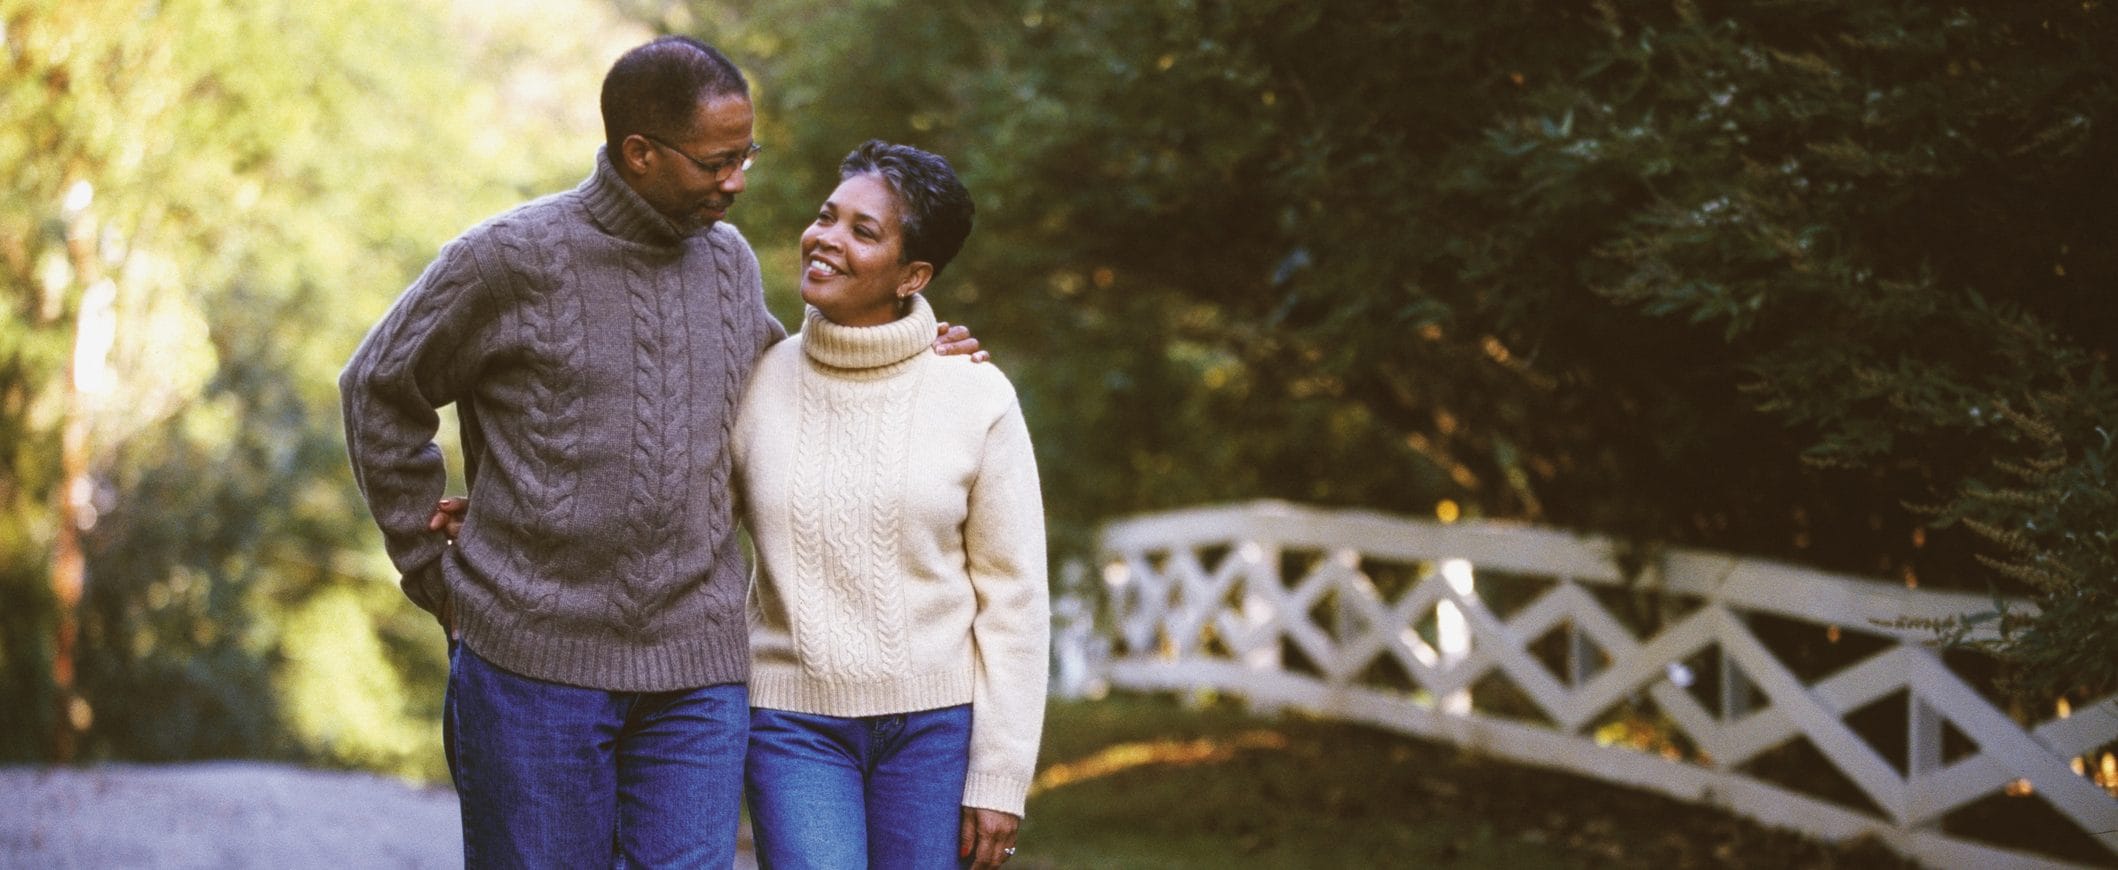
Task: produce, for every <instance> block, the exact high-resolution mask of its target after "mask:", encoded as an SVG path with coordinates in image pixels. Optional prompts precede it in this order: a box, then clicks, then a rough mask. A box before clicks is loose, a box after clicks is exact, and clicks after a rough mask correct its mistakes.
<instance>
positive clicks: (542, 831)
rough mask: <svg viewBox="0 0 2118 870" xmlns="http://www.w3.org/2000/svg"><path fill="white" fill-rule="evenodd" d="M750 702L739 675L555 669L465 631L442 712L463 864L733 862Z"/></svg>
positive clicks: (451, 668) (674, 864)
mask: <svg viewBox="0 0 2118 870" xmlns="http://www.w3.org/2000/svg"><path fill="white" fill-rule="evenodd" d="M749 704H750V690H749V687H747V686H745V685H743V684H741V683H729V684H723V685H717V686H707V687H704V688H700V689H686V690H681V691H674V692H607V691H603V690H601V689H584V688H580V687H576V686H566V685H560V684H558V683H547V682H545V681H543V680H536V679H531V678H529V677H525V676H521V675H519V674H513V673H509V672H507V671H505V670H502V669H500V668H499V667H497V666H495V665H493V664H492V663H490V662H487V661H486V660H484V659H482V658H479V657H478V655H477V654H476V653H473V652H472V651H471V649H470V647H467V646H464V645H463V644H460V643H459V644H455V645H454V646H453V648H452V649H451V651H450V654H449V688H448V694H447V696H446V699H445V701H444V707H445V709H444V710H443V711H442V715H443V716H444V717H446V720H447V721H446V722H445V730H446V732H447V734H446V736H447V738H448V744H449V774H450V776H452V777H453V778H454V779H455V780H456V795H457V799H458V801H459V802H460V803H461V804H462V808H463V863H464V865H465V866H466V867H471V868H483V867H594V868H602V867H611V866H619V865H622V866H634V867H712V868H715V870H722V868H726V867H728V866H729V864H730V863H732V862H733V861H734V860H735V838H736V828H737V825H738V824H739V822H738V821H737V819H738V813H739V807H740V804H741V787H742V769H743V748H744V740H745V735H746V734H747V732H748V730H749V724H750V723H749V714H750V709H749Z"/></svg>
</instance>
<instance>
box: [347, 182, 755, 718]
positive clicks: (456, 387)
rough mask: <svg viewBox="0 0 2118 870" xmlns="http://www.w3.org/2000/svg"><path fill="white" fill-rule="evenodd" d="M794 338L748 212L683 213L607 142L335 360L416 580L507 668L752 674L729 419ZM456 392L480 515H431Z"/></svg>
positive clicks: (358, 452)
mask: <svg viewBox="0 0 2118 870" xmlns="http://www.w3.org/2000/svg"><path fill="white" fill-rule="evenodd" d="M785 335H786V332H785V330H784V329H782V328H781V326H780V324H779V322H778V321H776V320H774V319H773V317H772V315H771V314H770V313H769V312H768V311H767V310H766V309H765V301H764V292H763V286H762V284H761V283H760V281H759V278H758V265H757V257H756V255H755V254H753V253H752V252H751V250H750V246H749V245H748V244H747V243H745V242H744V240H743V237H742V235H741V234H740V233H738V232H737V231H736V230H735V228H734V227H732V226H729V225H727V224H725V223H724V224H719V225H717V226H714V227H712V228H711V229H709V230H700V231H695V232H689V233H687V232H683V231H680V230H679V229H678V228H677V227H676V226H675V225H674V224H672V223H671V222H670V221H669V220H668V219H666V218H664V217H662V215H661V214H659V213H657V212H656V211H655V210H654V209H653V208H652V207H650V206H649V205H648V204H647V203H646V201H645V200H642V199H641V198H640V197H639V195H638V194H636V193H634V192H633V190H632V189H631V188H629V187H627V186H626V185H625V183H624V181H623V180H622V179H620V178H619V177H618V175H617V172H616V170H614V169H613V168H612V167H611V165H610V161H609V160H608V158H607V157H606V156H605V155H603V154H601V153H598V154H597V157H596V169H595V172H593V173H592V174H590V176H589V177H588V178H587V179H586V180H584V181H583V182H582V183H581V185H580V186H579V187H576V188H574V189H573V190H570V191H567V192H565V193H560V194H556V195H553V196H548V197H545V198H543V199H539V200H536V201H534V202H531V203H529V204H527V205H524V206H521V207H519V208H517V209H515V210H513V211H510V212H508V213H506V214H503V215H501V216H499V217H497V218H494V219H492V220H490V221H487V222H486V223H484V224H481V225H479V226H477V227H475V228H473V229H471V230H470V231H469V232H466V233H464V234H463V236H462V237H460V238H458V239H456V240H455V241H453V242H450V243H449V244H448V245H447V246H445V247H444V248H443V249H442V251H441V255H440V256H439V257H438V258H437V259H436V260H435V261H434V263H433V264H432V265H430V266H428V267H427V270H426V273H425V274H423V275H421V276H420V278H419V280H418V281H417V282H416V283H414V284H413V285H412V286H411V288H410V289H408V290H406V291H405V293H404V296H403V297H401V298H399V299H398V300H397V303H396V305H395V306H394V307H392V308H391V310H390V312H389V313H388V314H387V315H386V316H384V318H383V319H382V321H381V322H380V323H378V324H376V326H375V328H374V329H373V330H371V331H370V332H369V333H368V336H367V338H366V339H365V340H363V341H362V342H361V345H360V348H359V350H357V351H355V352H354V354H353V358H352V360H351V361H349V362H348V363H347V364H346V369H345V372H344V374H343V375H342V376H341V377H340V378H339V389H340V391H341V394H342V397H343V402H344V411H345V424H346V443H347V446H348V450H349V452H350V453H351V455H352V460H353V472H354V477H355V478H356V479H357V480H358V481H359V483H360V488H361V492H362V493H363V494H364V495H365V496H366V497H367V500H368V506H369V509H370V510H372V511H373V512H374V514H375V519H376V522H377V523H378V524H380V525H381V526H382V530H383V539H384V543H385V546H386V547H387V548H388V550H389V553H390V558H391V560H392V561H393V562H394V563H396V566H397V569H398V570H399V571H400V572H402V573H403V575H404V578H403V581H402V584H403V587H404V591H405V594H406V595H407V596H409V597H410V598H411V599H412V600H413V601H414V602H415V603H417V604H418V605H419V606H420V607H423V608H425V609H427V610H428V611H430V612H438V611H439V609H440V606H441V597H442V596H447V597H448V599H449V601H450V604H451V605H452V608H453V610H454V614H455V620H456V626H457V628H458V630H459V631H460V632H461V636H462V640H463V642H464V643H466V644H469V645H470V648H471V649H473V650H475V651H477V653H478V655H479V656H481V657H483V658H485V659H486V660H488V661H490V662H492V663H494V664H497V665H499V666H501V667H503V668H506V669H508V670H510V671H514V672H516V673H519V674H523V675H526V676H530V677H535V678H538V679H543V680H548V681H552V682H559V683H566V684H570V685H576V686H586V687H590V688H597V689H608V690H613V691H666V690H673V689H685V688H694V687H698V686H705V685H712V684H715V683H726V682H737V681H742V680H745V679H747V678H748V675H749V663H750V658H749V646H748V627H747V626H746V624H745V620H744V607H743V596H744V592H745V589H746V584H747V578H748V570H747V567H746V564H745V560H744V556H743V552H742V550H741V547H740V544H739V542H738V539H737V537H736V528H735V521H734V518H733V511H732V509H731V504H730V496H731V490H730V488H729V472H730V470H731V466H730V459H729V431H730V428H731V427H732V426H733V425H734V422H735V416H736V403H737V401H738V400H739V399H740V398H741V396H742V390H743V386H744V384H745V383H746V382H747V381H748V380H749V377H750V372H751V369H752V367H753V366H754V365H755V364H756V362H757V358H758V355H759V354H760V353H762V352H763V351H764V350H765V348H766V347H768V346H770V345H771V344H772V343H773V342H775V341H778V340H779V339H780V338H782V337H784V336H785ZM450 403H455V404H456V407H457V416H458V418H459V420H460V421H461V424H462V435H463V438H462V441H463V452H464V471H465V477H466V479H467V480H468V482H469V487H470V496H471V504H472V505H473V508H472V511H471V513H470V516H469V518H468V520H467V522H466V523H465V524H464V527H463V530H462V532H461V533H460V534H459V536H458V538H457V540H456V542H455V544H454V545H450V544H448V543H447V542H446V541H445V540H444V539H443V538H442V537H441V535H439V534H437V533H434V532H430V531H427V519H428V517H429V516H430V515H431V514H432V512H433V509H434V504H435V502H436V501H437V500H438V499H439V498H440V497H441V496H442V494H443V492H442V490H443V487H444V486H445V485H446V475H445V470H444V466H443V458H442V454H441V451H440V449H439V448H438V447H437V446H436V445H435V444H434V435H435V432H436V431H437V429H438V427H439V425H440V423H439V417H438V416H437V415H436V413H435V409H437V408H439V407H441V406H443V405H448V404H450Z"/></svg>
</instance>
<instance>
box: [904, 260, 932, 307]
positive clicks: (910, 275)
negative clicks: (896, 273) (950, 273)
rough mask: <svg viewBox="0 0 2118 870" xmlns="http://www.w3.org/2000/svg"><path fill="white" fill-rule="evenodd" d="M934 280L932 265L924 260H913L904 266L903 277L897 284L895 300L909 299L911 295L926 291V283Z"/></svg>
mask: <svg viewBox="0 0 2118 870" xmlns="http://www.w3.org/2000/svg"><path fill="white" fill-rule="evenodd" d="M932 280H934V264H933V263H929V262H927V261H925V260H913V261H912V262H911V264H910V265H907V266H905V272H904V276H903V277H902V278H901V279H899V280H898V282H897V298H899V299H910V298H912V294H914V293H917V292H919V291H921V290H925V289H927V282H928V281H932Z"/></svg>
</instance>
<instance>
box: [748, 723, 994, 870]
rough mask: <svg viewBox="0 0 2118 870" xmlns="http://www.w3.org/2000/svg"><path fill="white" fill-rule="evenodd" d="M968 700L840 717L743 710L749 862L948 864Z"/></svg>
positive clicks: (886, 866)
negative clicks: (752, 855)
mask: <svg viewBox="0 0 2118 870" xmlns="http://www.w3.org/2000/svg"><path fill="white" fill-rule="evenodd" d="M970 765H971V707H970V705H968V704H964V705H960V706H956V707H946V708H943V709H940V710H926V711H922V712H918V713H903V714H897V715H890V716H865V717H860V718H850V719H849V718H841V717H837V716H813V715H809V714H806V713H790V712H787V711H785V710H769V709H766V708H763V707H758V708H754V709H752V710H751V711H750V757H749V759H748V760H747V761H746V762H744V771H745V772H744V779H745V781H746V782H747V784H748V786H749V799H750V826H751V827H750V830H751V835H752V839H753V840H754V841H755V842H756V844H757V857H758V864H759V866H760V867H762V868H765V870H774V868H783V870H794V868H808V867H816V868H825V870H835V868H842V867H870V868H877V870H896V868H918V870H924V868H936V870H940V868H952V870H953V868H956V867H961V866H963V863H964V862H962V861H961V860H959V859H958V858H957V857H956V848H957V841H958V837H959V834H960V827H959V826H960V825H961V822H962V818H963V816H962V812H963V811H962V809H961V805H962V801H963V779H964V775H965V773H966V772H967V771H968V770H969V769H970Z"/></svg>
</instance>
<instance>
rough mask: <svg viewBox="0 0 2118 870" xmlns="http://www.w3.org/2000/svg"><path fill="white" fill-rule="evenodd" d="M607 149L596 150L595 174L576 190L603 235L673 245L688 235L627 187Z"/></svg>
mask: <svg viewBox="0 0 2118 870" xmlns="http://www.w3.org/2000/svg"><path fill="white" fill-rule="evenodd" d="M607 152H608V146H601V145H599V146H597V147H596V171H595V172H592V173H590V174H589V176H588V178H587V179H585V180H583V181H582V182H581V186H580V187H578V188H575V189H576V190H578V191H579V192H580V194H581V199H582V201H583V202H585V203H587V205H588V213H589V215H590V216H591V217H593V218H595V221H596V223H597V225H599V226H601V227H603V229H604V230H605V231H606V232H609V233H610V234H611V235H614V236H617V237H619V238H622V239H628V240H631V241H635V242H639V243H641V244H647V245H661V246H668V245H674V244H676V243H678V242H681V241H683V240H684V239H685V238H686V237H688V236H690V235H691V231H688V230H684V229H681V228H679V227H678V226H677V225H676V223H675V222H673V221H671V220H670V219H669V218H666V217H663V216H662V213H661V212H658V211H655V208H654V206H651V205H648V204H647V200H644V199H641V198H640V194H639V192H637V191H635V190H633V189H632V185H629V184H626V183H625V179H624V178H623V177H621V176H619V175H618V168H617V167H616V166H613V165H611V162H610V155H609V153H607Z"/></svg>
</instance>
